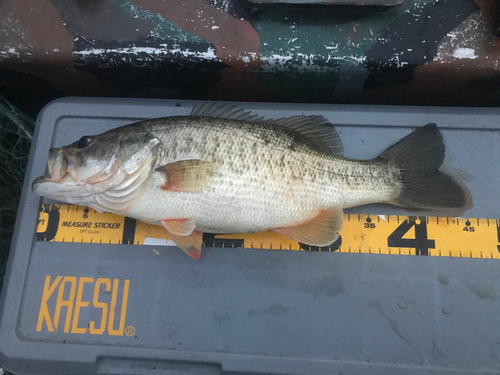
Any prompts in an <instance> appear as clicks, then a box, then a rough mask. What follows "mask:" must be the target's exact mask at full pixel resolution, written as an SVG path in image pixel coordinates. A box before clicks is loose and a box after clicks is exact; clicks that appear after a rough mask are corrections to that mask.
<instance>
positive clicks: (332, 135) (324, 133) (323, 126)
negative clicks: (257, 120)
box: [267, 115, 344, 155]
mask: <svg viewBox="0 0 500 375" xmlns="http://www.w3.org/2000/svg"><path fill="white" fill-rule="evenodd" d="M267 122H269V123H272V124H276V125H279V126H282V127H284V128H286V129H289V130H292V131H294V132H295V133H298V134H300V135H301V136H302V137H304V138H305V139H306V140H307V141H308V143H309V145H310V146H311V147H312V148H314V149H316V150H318V151H321V152H324V153H326V154H332V155H343V154H344V147H343V146H342V140H341V139H340V137H339V134H338V133H337V130H335V128H334V127H333V125H332V123H331V122H330V121H328V120H327V119H326V118H324V117H323V116H303V115H301V116H293V117H286V118H282V119H279V120H269V121H267Z"/></svg>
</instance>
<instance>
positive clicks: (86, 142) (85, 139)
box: [78, 135, 92, 148]
mask: <svg viewBox="0 0 500 375" xmlns="http://www.w3.org/2000/svg"><path fill="white" fill-rule="evenodd" d="M91 143H92V138H91V137H89V136H88V135H85V136H83V137H82V138H80V140H79V141H78V148H85V147H87V146H89V145H90V144H91Z"/></svg>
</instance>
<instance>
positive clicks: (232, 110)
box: [190, 102, 264, 122]
mask: <svg viewBox="0 0 500 375" xmlns="http://www.w3.org/2000/svg"><path fill="white" fill-rule="evenodd" d="M190 115H191V116H203V117H218V118H227V119H231V120H241V121H250V122H262V121H263V118H264V117H263V116H261V117H259V116H257V115H252V113H251V112H250V111H245V110H244V109H243V108H238V106H237V105H236V104H232V103H225V104H220V103H217V102H205V103H203V104H200V105H195V106H194V107H193V110H192V111H191V114H190Z"/></svg>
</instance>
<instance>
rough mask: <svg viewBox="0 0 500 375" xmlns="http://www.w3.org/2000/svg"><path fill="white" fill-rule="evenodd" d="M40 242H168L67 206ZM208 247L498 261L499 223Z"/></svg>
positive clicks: (399, 223)
mask: <svg viewBox="0 0 500 375" xmlns="http://www.w3.org/2000/svg"><path fill="white" fill-rule="evenodd" d="M36 239H37V240H38V241H54V242H80V243H104V244H137V245H143V244H149V243H152V242H151V239H160V240H169V238H168V236H167V235H166V233H165V232H164V230H163V228H162V227H160V226H158V225H151V224H146V223H143V222H140V221H136V220H134V219H130V218H125V217H123V216H117V215H113V214H101V213H98V212H96V211H94V210H92V209H89V208H86V207H81V206H74V205H66V204H61V205H58V204H42V205H41V207H40V214H39V218H38V226H37V233H36ZM203 241H204V247H231V248H239V247H243V248H253V249H255V248H258V249H273V250H274V249H277V250H309V251H338V252H342V253H371V254H402V255H430V256H445V257H462V258H488V259H492V258H494V259H499V258H500V220H497V219H478V218H447V217H444V218H443V217H418V216H396V215H379V216H377V215H357V214H356V215H354V214H346V215H345V218H344V225H343V228H342V232H341V233H340V237H339V239H338V240H337V241H336V242H335V243H333V244H332V245H331V246H328V247H324V248H321V249H318V248H314V247H310V246H306V245H303V244H299V243H298V242H296V241H292V240H289V239H288V238H286V237H284V236H283V235H281V234H279V233H276V232H271V231H269V232H261V233H250V234H226V235H213V234H208V233H205V234H204V236H203ZM154 243H155V244H158V241H157V240H156V242H154Z"/></svg>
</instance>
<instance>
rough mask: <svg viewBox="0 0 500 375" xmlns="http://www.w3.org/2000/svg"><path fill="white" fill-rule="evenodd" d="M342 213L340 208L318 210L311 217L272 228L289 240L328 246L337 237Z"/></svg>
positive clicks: (342, 216) (310, 244) (342, 218)
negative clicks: (292, 223) (289, 224)
mask: <svg viewBox="0 0 500 375" xmlns="http://www.w3.org/2000/svg"><path fill="white" fill-rule="evenodd" d="M343 222H344V213H343V212H342V209H340V208H337V209H330V210H323V211H319V212H318V213H317V214H316V215H314V216H313V217H311V218H309V219H307V220H304V221H303V222H301V223H298V224H296V225H293V226H289V227H282V228H274V229H273V230H274V231H275V232H278V233H281V234H283V235H284V236H285V237H288V238H290V239H291V240H294V241H297V242H300V243H303V244H306V245H309V246H319V247H321V246H328V245H331V244H332V243H333V242H335V240H336V239H337V238H338V237H339V233H340V230H341V229H342V223H343Z"/></svg>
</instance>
